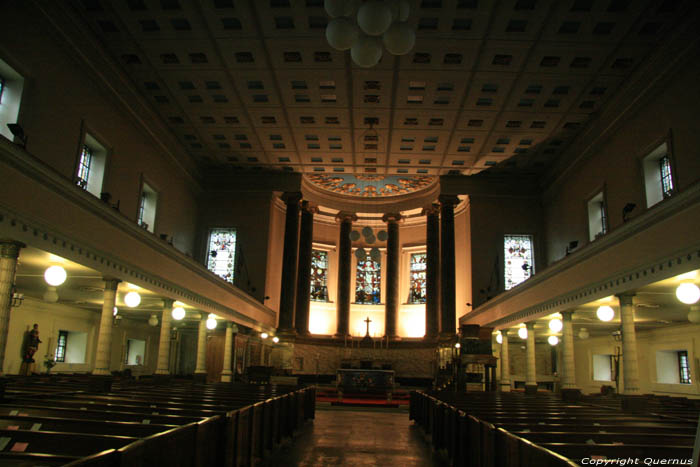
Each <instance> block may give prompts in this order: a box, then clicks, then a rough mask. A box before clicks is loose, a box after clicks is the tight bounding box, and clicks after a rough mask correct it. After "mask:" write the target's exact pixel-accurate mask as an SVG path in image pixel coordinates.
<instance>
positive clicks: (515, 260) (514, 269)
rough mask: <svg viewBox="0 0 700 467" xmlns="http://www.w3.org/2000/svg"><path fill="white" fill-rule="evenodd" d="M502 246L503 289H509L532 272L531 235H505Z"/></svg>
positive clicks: (527, 277)
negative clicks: (503, 265) (503, 264)
mask: <svg viewBox="0 0 700 467" xmlns="http://www.w3.org/2000/svg"><path fill="white" fill-rule="evenodd" d="M503 246H504V253H503V257H504V263H505V268H504V272H505V289H506V290H510V289H512V288H513V287H515V286H516V285H518V284H520V283H521V282H523V281H525V280H527V279H529V278H530V276H532V274H533V273H534V261H533V254H532V235H506V236H505V237H504V238H503Z"/></svg>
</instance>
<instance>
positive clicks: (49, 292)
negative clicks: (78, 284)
mask: <svg viewBox="0 0 700 467" xmlns="http://www.w3.org/2000/svg"><path fill="white" fill-rule="evenodd" d="M43 298H44V301H45V302H48V303H56V302H57V301H58V292H56V287H53V286H48V287H46V292H44V297H43Z"/></svg>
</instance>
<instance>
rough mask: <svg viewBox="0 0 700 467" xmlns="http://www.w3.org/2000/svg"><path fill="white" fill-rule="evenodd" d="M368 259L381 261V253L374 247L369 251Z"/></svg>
mask: <svg viewBox="0 0 700 467" xmlns="http://www.w3.org/2000/svg"><path fill="white" fill-rule="evenodd" d="M369 257H370V258H372V260H374V261H377V262H378V261H380V260H381V259H382V253H381V251H379V248H376V247H375V248H372V249H371V250H370V251H369Z"/></svg>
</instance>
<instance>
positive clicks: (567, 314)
mask: <svg viewBox="0 0 700 467" xmlns="http://www.w3.org/2000/svg"><path fill="white" fill-rule="evenodd" d="M573 316H574V310H568V311H562V312H561V319H562V321H571V320H572V318H573Z"/></svg>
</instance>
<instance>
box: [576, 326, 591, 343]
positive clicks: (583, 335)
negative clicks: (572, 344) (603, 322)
mask: <svg viewBox="0 0 700 467" xmlns="http://www.w3.org/2000/svg"><path fill="white" fill-rule="evenodd" d="M589 337H590V334H589V333H588V329H586V328H581V329H580V330H579V332H578V338H579V339H581V340H585V339H588V338H589Z"/></svg>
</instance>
